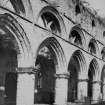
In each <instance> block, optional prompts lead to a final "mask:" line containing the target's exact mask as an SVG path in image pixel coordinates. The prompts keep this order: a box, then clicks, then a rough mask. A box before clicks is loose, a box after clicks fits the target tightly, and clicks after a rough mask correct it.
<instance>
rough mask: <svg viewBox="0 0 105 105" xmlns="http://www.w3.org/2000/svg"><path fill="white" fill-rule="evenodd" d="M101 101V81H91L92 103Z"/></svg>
mask: <svg viewBox="0 0 105 105" xmlns="http://www.w3.org/2000/svg"><path fill="white" fill-rule="evenodd" d="M100 99H101V81H93V97H92V103H97V102H99V101H100Z"/></svg>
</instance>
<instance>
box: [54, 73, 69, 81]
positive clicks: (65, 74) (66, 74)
mask: <svg viewBox="0 0 105 105" xmlns="http://www.w3.org/2000/svg"><path fill="white" fill-rule="evenodd" d="M69 76H70V74H69V73H68V72H67V73H59V74H55V78H65V79H68V78H69Z"/></svg>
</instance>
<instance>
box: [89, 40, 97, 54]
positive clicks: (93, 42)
mask: <svg viewBox="0 0 105 105" xmlns="http://www.w3.org/2000/svg"><path fill="white" fill-rule="evenodd" d="M88 51H89V52H90V53H91V54H94V55H98V54H99V47H98V44H97V42H96V40H95V39H91V40H90V42H89V45H88Z"/></svg>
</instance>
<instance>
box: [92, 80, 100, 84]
mask: <svg viewBox="0 0 105 105" xmlns="http://www.w3.org/2000/svg"><path fill="white" fill-rule="evenodd" d="M96 83H98V84H101V83H102V82H101V81H93V84H96Z"/></svg>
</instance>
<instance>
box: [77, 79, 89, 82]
mask: <svg viewBox="0 0 105 105" xmlns="http://www.w3.org/2000/svg"><path fill="white" fill-rule="evenodd" d="M78 82H88V79H87V78H86V79H78Z"/></svg>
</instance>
